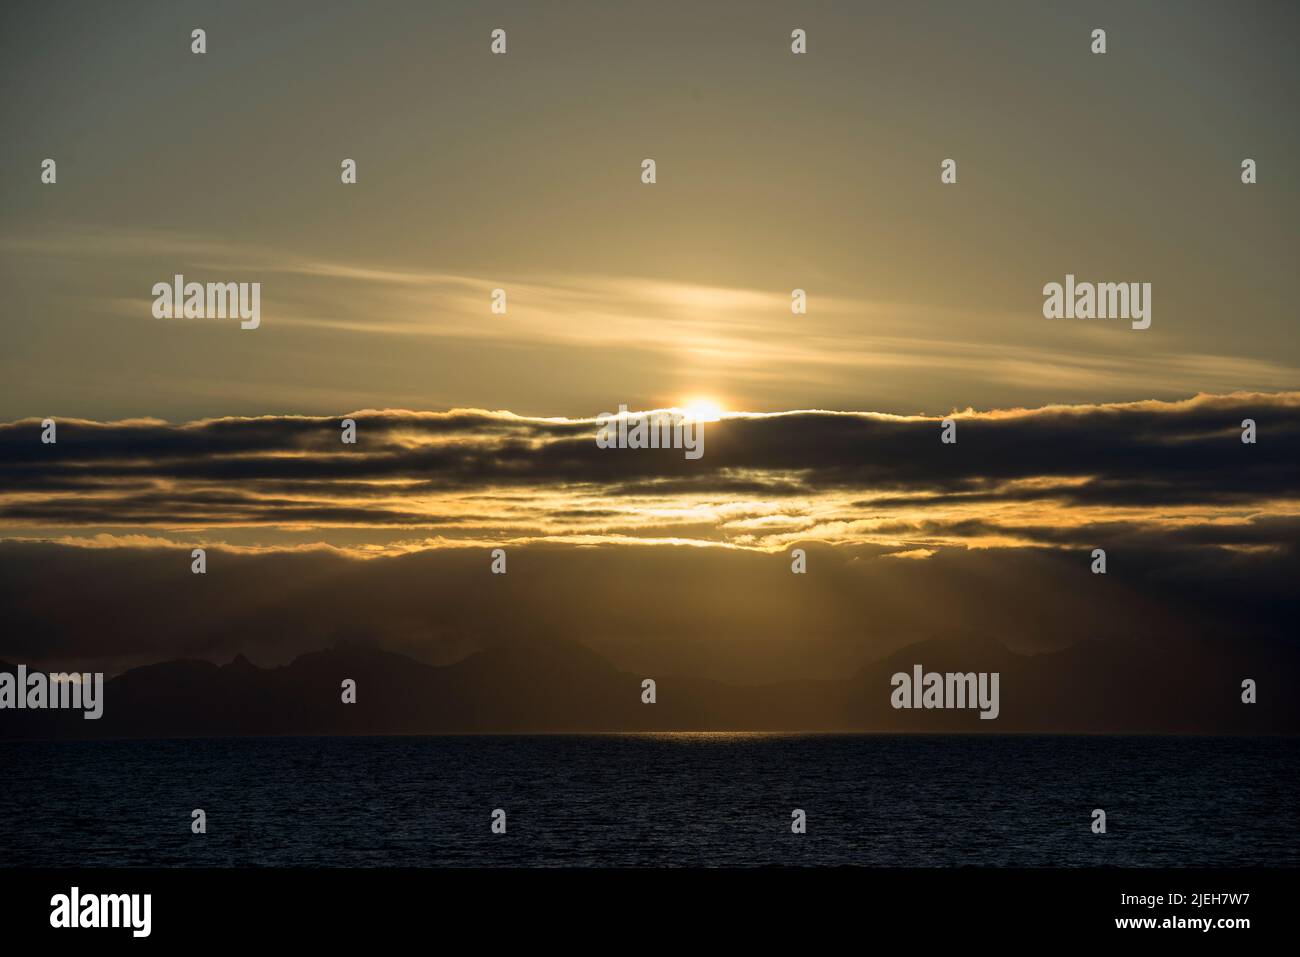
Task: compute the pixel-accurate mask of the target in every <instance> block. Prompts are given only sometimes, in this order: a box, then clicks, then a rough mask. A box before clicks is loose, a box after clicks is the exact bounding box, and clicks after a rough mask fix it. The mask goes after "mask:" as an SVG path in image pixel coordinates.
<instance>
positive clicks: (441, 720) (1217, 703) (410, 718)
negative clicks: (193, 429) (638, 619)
mask: <svg viewBox="0 0 1300 957" xmlns="http://www.w3.org/2000/svg"><path fill="white" fill-rule="evenodd" d="M1298 662H1300V656H1298V655H1297V654H1296V652H1295V651H1294V650H1292V649H1290V648H1281V647H1277V646H1264V645H1261V644H1251V643H1245V642H1239V643H1235V644H1227V643H1225V644H1223V645H1222V646H1220V647H1217V648H1211V647H1207V646H1204V645H1198V646H1197V647H1196V648H1195V649H1194V654H1190V653H1189V654H1187V655H1185V656H1184V657H1181V658H1178V659H1171V658H1170V657H1169V656H1168V655H1167V654H1157V653H1155V652H1154V651H1151V650H1149V649H1142V648H1138V647H1133V646H1126V645H1120V644H1118V643H1113V642H1102V641H1098V642H1093V643H1086V644H1080V645H1075V646H1073V647H1071V648H1068V649H1066V650H1063V651H1059V652H1054V653H1050V654H1042V655H1033V656H1027V655H1020V654H1016V653H1014V652H1011V651H1009V650H1008V649H1006V648H1005V647H1003V646H1002V645H1001V644H999V643H997V642H995V641H991V640H988V639H970V638H963V639H960V640H955V639H949V640H940V639H936V640H931V641H925V642H922V643H919V644H916V645H911V646H909V647H907V648H904V649H903V650H901V651H899V652H897V653H895V654H893V655H890V656H888V657H887V658H885V659H883V660H881V661H878V662H875V663H873V664H871V665H869V666H867V667H865V668H863V669H862V670H861V671H859V672H858V673H857V674H855V675H853V676H852V677H849V678H846V679H843V680H834V681H809V680H801V681H789V682H783V683H779V684H770V685H763V686H736V685H727V684H723V683H720V682H716V681H711V680H705V679H700V678H690V677H673V676H671V675H639V674H631V673H627V672H623V671H619V670H618V669H617V668H615V667H614V666H613V665H612V664H610V663H609V662H608V661H606V660H604V659H603V658H601V657H599V656H598V655H596V654H595V653H593V652H592V651H590V650H588V649H586V648H585V647H583V646H581V645H579V644H576V643H571V642H531V643H524V642H517V643H507V644H503V645H500V646H497V647H494V648H492V649H490V650H487V651H483V652H480V653H477V654H473V655H471V656H470V657H468V658H465V659H464V660H462V661H459V662H457V663H455V664H452V665H448V666H444V667H434V666H431V665H427V664H423V663H421V662H418V661H416V660H414V659H412V658H408V657H405V656H403V655H399V654H394V653H391V652H387V651H381V650H377V649H375V648H369V647H364V646H362V647H357V646H340V647H336V648H332V649H329V650H326V651H319V652H314V653H311V654H306V655H303V656H301V657H299V658H297V659H296V660H294V661H293V662H292V663H290V664H288V665H285V666H283V667H278V668H259V667H256V666H255V665H253V664H251V663H250V662H249V661H248V660H247V659H246V658H244V657H243V656H239V657H237V658H235V659H234V660H233V661H231V662H230V663H229V664H226V665H220V666H219V665H215V664H212V663H210V662H205V661H171V662H165V663H161V664H154V665H148V666H145V667H140V668H134V669H132V670H130V671H127V672H125V673H123V674H121V675H119V676H117V677H115V678H113V679H111V680H109V681H107V682H106V683H105V686H104V714H103V717H101V718H100V719H99V720H94V721H88V720H85V719H83V717H82V715H81V712H79V711H77V712H70V711H52V710H44V711H32V710H9V709H5V710H0V739H14V738H101V737H123V738H171V737H205V736H225V735H234V736H240V735H356V734H443V733H480V732H518V733H558V732H624V731H679V730H682V731H711V730H712V731H786V732H832V731H880V732H911V731H915V732H945V733H946V732H976V733H998V732H1018V733H1033V732H1042V733H1117V734H1125V733H1132V734H1139V733H1206V734H1277V733H1283V734H1295V733H1300V708H1298V707H1297V698H1296V692H1295V689H1296V688H1297V681H1296V679H1297V677H1298V676H1300V667H1298ZM916 664H920V665H922V666H923V667H924V668H925V670H926V671H939V672H948V671H959V672H970V671H975V672H994V671H996V672H998V673H999V674H1000V681H999V691H1000V695H999V697H1000V701H999V705H1000V715H999V717H998V718H997V720H980V718H979V712H978V710H977V709H969V710H895V709H894V708H893V707H891V704H890V696H891V691H892V690H893V689H892V687H891V681H890V679H891V676H892V675H893V674H894V673H896V672H906V673H908V674H910V673H911V671H912V668H913V665H916ZM0 671H10V672H15V671H16V668H15V666H14V665H10V664H5V663H0ZM646 677H650V678H654V679H655V680H656V683H657V688H656V691H657V701H656V703H654V704H643V703H642V701H641V693H642V689H641V682H642V679H643V678H646ZM349 678H350V679H352V680H353V681H355V682H356V686H357V701H356V703H355V704H344V703H342V700H341V694H342V690H341V689H342V683H343V681H344V680H345V679H349ZM1244 678H1253V679H1254V680H1255V681H1256V682H1257V684H1258V703H1257V704H1243V703H1242V701H1241V682H1242V679H1244Z"/></svg>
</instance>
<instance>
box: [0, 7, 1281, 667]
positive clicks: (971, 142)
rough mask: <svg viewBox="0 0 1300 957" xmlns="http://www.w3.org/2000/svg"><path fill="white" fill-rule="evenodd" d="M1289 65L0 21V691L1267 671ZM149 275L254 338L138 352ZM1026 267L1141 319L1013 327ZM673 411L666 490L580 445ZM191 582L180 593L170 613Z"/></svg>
mask: <svg viewBox="0 0 1300 957" xmlns="http://www.w3.org/2000/svg"><path fill="white" fill-rule="evenodd" d="M1296 26H1297V13H1296V10H1295V8H1294V6H1292V5H1288V4H1282V3H1278V4H1271V3H1256V4H1248V5H1227V4H1217V3H1177V4H1174V3H1148V4H1142V5H1135V4H1127V3H1126V4H1119V3H1117V4H1112V5H1108V4H1092V5H1090V6H1089V8H1088V9H1087V10H1086V11H1083V10H1077V11H1072V10H1070V9H1068V8H1065V7H1063V6H1061V5H1048V4H1041V3H1028V2H1026V3H1006V2H1004V3H992V4H980V5H974V4H957V3H881V4H850V3H809V4H800V5H794V4H789V3H751V2H746V3H726V2H724V3H711V4H708V5H700V4H685V3H671V2H670V3H655V4H647V3H627V4H608V3H564V4H545V5H542V4H522V3H518V4H515V3H493V4H482V3H468V2H466V3H439V4H436V5H435V4H427V3H416V2H409V3H408V2H390V3H385V4H383V5H381V6H380V7H377V8H376V7H372V6H367V5H357V4H344V3H330V2H323V3H310V4H307V3H277V4H274V5H268V4H263V3H239V2H231V3H222V4H203V3H186V2H177V3H139V2H125V3H120V4H114V5H111V6H108V5H96V4H88V3H39V4H37V3H23V2H14V3H6V4H5V5H4V6H3V9H0V52H2V53H3V55H2V56H0V75H2V76H3V82H4V87H5V90H6V96H5V97H4V98H3V100H2V101H0V129H3V131H4V135H3V136H2V137H0V281H2V282H3V284H4V288H5V292H6V295H5V297H4V305H3V312H2V316H3V319H2V320H0V321H2V323H3V330H4V340H3V341H4V348H3V349H2V350H0V453H2V456H0V567H3V568H4V569H5V574H4V575H3V576H0V583H7V584H0V607H4V608H6V609H8V610H9V612H10V615H11V620H13V621H15V622H17V623H20V624H21V627H17V628H15V629H12V630H10V631H9V636H8V637H7V638H6V639H5V641H6V642H8V644H7V645H5V644H4V643H0V657H5V656H7V657H9V658H10V659H15V658H17V657H19V656H21V657H22V658H23V660H28V661H33V662H42V661H43V662H48V663H60V664H65V663H68V662H72V661H83V660H84V661H98V662H100V663H102V664H103V665H104V666H105V667H108V668H109V669H110V670H114V669H120V668H123V667H127V666H131V665H135V664H142V663H147V662H149V661H155V660H161V659H164V658H168V657H186V656H195V657H206V658H210V659H214V660H215V659H223V660H224V659H228V658H229V657H230V656H231V655H233V654H235V653H241V652H242V653H248V654H249V655H250V656H251V657H252V658H253V659H254V660H255V661H258V662H265V663H282V662H285V661H287V660H290V659H291V658H292V657H293V655H295V654H299V653H302V652H304V651H308V650H312V649H314V648H318V647H321V646H322V645H323V644H328V643H329V642H331V641H335V640H338V639H340V638H357V637H361V638H365V639H366V640H373V641H376V642H378V643H380V644H383V645H384V646H385V647H389V648H394V649H398V650H401V651H403V652H404V653H408V654H412V655H414V656H416V657H419V658H421V659H423V660H428V661H432V662H446V661H451V660H455V659H456V658H458V657H461V656H463V655H464V654H467V653H469V652H470V651H472V650H474V649H475V648H477V647H482V646H484V645H485V644H489V643H491V642H492V641H494V640H496V639H498V638H500V637H501V636H502V635H506V634H515V633H524V634H530V635H532V634H536V635H547V634H562V635H564V636H566V637H570V638H576V639H578V640H581V641H583V642H585V643H587V644H589V645H590V646H591V647H593V648H595V649H596V650H598V651H599V652H600V653H602V654H604V655H606V656H608V657H609V658H610V659H611V660H613V661H614V662H615V663H616V664H618V665H620V666H627V667H656V668H664V669H678V670H682V671H684V672H689V673H693V674H700V675H707V676H710V677H713V678H717V679H718V680H732V681H737V682H759V681H766V680H776V679H778V678H780V677H782V676H786V675H791V674H794V675H804V676H816V677H826V676H836V675H845V674H849V673H852V672H853V670H854V669H856V668H858V667H860V666H862V665H863V664H864V663H865V662H868V661H872V660H877V659H879V658H880V657H881V656H883V655H884V654H887V653H889V652H892V651H893V650H895V649H897V648H899V647H903V646H905V645H906V644H907V643H908V642H910V641H915V640H923V639H925V638H928V637H933V636H935V635H951V634H957V635H961V634H968V633H979V634H981V635H992V636H994V637H995V638H996V639H997V640H998V641H1001V642H1003V643H1004V644H1007V645H1008V646H1010V647H1014V648H1017V649H1021V650H1025V651H1031V652H1036V651H1045V650H1051V649H1055V648H1060V647H1063V646H1067V645H1069V644H1071V643H1076V642H1079V641H1085V640H1095V639H1097V638H1099V637H1107V636H1110V637H1112V638H1114V637H1119V638H1123V639H1124V640H1134V641H1139V640H1140V641H1152V642H1156V643H1157V645H1158V646H1159V647H1161V648H1164V649H1166V650H1167V651H1168V653H1169V654H1171V655H1173V654H1176V653H1177V648H1178V642H1179V641H1180V639H1181V637H1182V636H1187V635H1190V634H1193V633H1195V634H1198V635H1206V634H1211V633H1214V634H1219V635H1222V634H1224V633H1227V632H1233V631H1239V632H1242V633H1243V636H1248V637H1250V638H1251V639H1252V640H1254V639H1258V640H1260V641H1266V642H1273V643H1275V644H1276V643H1279V642H1285V641H1286V640H1287V638H1286V635H1287V628H1286V622H1287V621H1288V620H1291V619H1292V618H1293V615H1294V611H1295V607H1294V599H1293V598H1292V597H1291V591H1292V586H1291V585H1289V584H1288V582H1294V580H1295V572H1296V571H1297V567H1296V565H1297V562H1296V530H1297V522H1298V521H1300V509H1298V508H1297V495H1296V469H1295V463H1296V461H1297V456H1296V452H1297V445H1298V444H1300V374H1298V371H1300V337H1297V336H1296V335H1295V334H1294V329H1295V321H1296V319H1295V296H1294V291H1293V283H1294V277H1295V264H1296V261H1297V256H1296V252H1297V244H1296V232H1295V223H1296V222H1297V220H1298V218H1300V217H1298V216H1297V214H1300V185H1298V180H1297V172H1296V166H1295V162H1294V158H1295V156H1296V155H1297V153H1298V150H1297V146H1300V144H1298V143H1297V126H1296V123H1295V119H1296V105H1297V104H1296V96H1297V90H1300V82H1298V81H1300V76H1297V73H1298V72H1300V65H1297V61H1296V58H1295V56H1294V36H1295V28H1296ZM195 27H201V28H203V29H204V30H206V33H207V52H206V53H205V54H202V55H196V54H194V53H192V52H191V51H190V42H191V41H190V32H191V30H192V29H194V28H195ZM498 27H500V28H503V29H505V30H506V31H507V37H508V41H507V42H508V47H507V49H508V52H507V53H506V55H504V56H494V55H492V54H491V52H490V50H489V43H490V40H489V34H490V32H491V31H492V30H493V29H494V28H498ZM1098 27H1100V28H1104V29H1105V30H1106V31H1107V44H1108V48H1107V52H1106V53H1105V54H1104V55H1096V54H1093V53H1092V52H1091V50H1090V44H1091V40H1090V34H1091V31H1092V30H1093V29H1094V28H1098ZM794 28H801V29H805V30H806V31H807V35H808V52H807V53H806V54H804V55H793V54H792V53H791V51H790V32H791V30H792V29H794ZM47 157H48V158H54V159H55V160H56V161H57V182H56V183H55V184H45V183H42V182H41V178H40V170H41V162H42V160H43V159H45V158H47ZM646 158H652V159H654V160H655V162H656V172H657V178H656V182H655V183H654V184H652V185H648V184H645V183H643V182H642V179H641V168H642V165H641V164H642V160H643V159H646ZM948 158H951V159H954V160H955V161H956V169H957V181H956V183H954V184H943V183H941V181H940V164H941V162H942V161H943V160H945V159H948ZM1244 158H1251V159H1253V160H1255V162H1256V163H1257V169H1258V181H1257V182H1256V183H1254V184H1250V185H1246V184H1243V183H1242V181H1241V162H1242V160H1243V159H1244ZM344 159H354V160H355V161H356V164H357V182H356V183H355V184H344V183H342V182H340V164H341V163H342V161H343V160H344ZM178 273H180V274H183V275H184V276H185V277H186V279H187V280H192V281H200V282H207V281H212V282H216V281H220V282H229V281H234V282H259V283H261V284H262V285H261V323H260V326H259V327H258V328H257V329H252V330H243V329H240V328H239V326H238V324H236V323H230V322H220V321H215V320H207V319H160V318H156V317H155V316H154V315H153V312H152V302H153V295H152V292H151V290H152V287H153V285H154V284H155V283H157V282H160V281H161V282H170V281H171V279H172V277H173V276H174V275H175V274H178ZM1067 275H1074V276H1076V277H1077V278H1078V279H1079V280H1080V281H1092V282H1137V283H1150V288H1151V299H1150V305H1151V325H1150V328H1148V329H1144V330H1136V329H1133V328H1131V327H1130V324H1129V323H1128V322H1127V321H1101V320H1094V321H1089V320H1066V319H1061V320H1049V319H1046V318H1044V315H1043V311H1042V309H1043V287H1044V285H1045V284H1047V283H1051V282H1063V281H1064V280H1065V277H1066V276H1067ZM498 288H499V289H504V290H505V291H506V294H507V297H508V308H507V311H506V313H505V314H496V313H493V312H492V310H491V308H490V305H491V297H492V291H493V290H494V289H498ZM794 289H803V290H805V291H806V293H807V312H806V314H794V313H792V311H791V292H792V290H794ZM702 403H708V404H711V405H713V406H716V407H717V408H718V410H720V413H721V414H720V415H719V416H717V417H716V421H709V422H707V423H706V429H705V436H706V439H705V440H706V452H705V454H704V456H703V457H702V458H701V459H700V460H698V461H689V460H686V459H685V458H684V457H683V456H682V455H681V453H680V451H676V450H673V451H670V450H661V451H645V450H642V451H637V450H602V449H599V448H597V447H596V444H595V442H594V441H593V439H594V435H595V430H596V423H595V419H596V416H598V415H599V414H600V413H602V412H610V411H615V410H617V409H618V407H619V406H620V405H626V406H627V407H628V408H629V409H632V410H641V409H657V408H668V407H676V406H690V405H699V404H702ZM344 417H352V418H354V420H355V421H356V422H357V425H358V436H359V438H358V443H357V444H356V445H355V446H344V445H342V444H341V443H340V441H339V423H340V421H341V419H342V418H344ZM948 417H951V418H952V419H953V420H954V421H956V423H957V429H958V442H957V443H956V444H955V445H944V444H941V442H940V439H939V437H940V432H941V428H942V421H943V420H944V419H945V418H948ZM46 418H53V419H55V420H56V421H57V422H58V424H59V433H58V434H59V439H58V442H57V444H55V445H46V444H42V443H41V442H40V439H39V437H40V434H41V431H42V427H41V421H42V420H44V419H46ZM711 418H713V417H711ZM1246 419H1251V420H1252V421H1255V422H1256V423H1257V424H1258V439H1257V441H1256V443H1254V444H1245V443H1243V442H1242V441H1241V435H1242V428H1243V425H1242V423H1243V421H1244V420H1246ZM198 545H201V546H204V547H207V548H210V549H212V550H213V554H214V556H216V557H215V558H214V560H213V562H212V572H211V573H210V574H212V575H213V576H214V577H215V578H217V579H218V580H220V581H222V582H223V584H222V590H220V591H218V590H215V589H213V590H210V591H211V593H209V594H206V595H203V594H200V593H197V592H194V591H193V588H194V586H195V583H194V582H193V581H191V580H190V577H191V576H190V575H189V572H188V565H189V549H190V547H191V546H198ZM495 547H504V548H506V549H507V551H508V553H509V554H510V556H511V562H512V564H511V567H510V571H509V574H508V576H507V581H508V582H509V584H508V585H507V584H506V583H505V582H495V583H494V582H493V581H492V580H491V579H490V578H489V575H488V571H487V569H488V560H487V558H486V556H487V554H488V552H489V550H490V549H492V548H495ZM798 547H801V548H804V549H805V550H806V551H808V552H809V554H810V556H811V562H810V571H809V573H808V575H807V576H805V577H804V578H799V577H797V576H794V575H791V574H789V566H790V553H791V550H792V549H794V548H798ZM1097 547H1103V548H1105V549H1107V552H1108V557H1109V559H1110V561H1111V568H1110V570H1109V572H1108V576H1107V578H1106V579H1105V580H1104V581H1105V585H1104V587H1105V589H1106V590H1099V589H1100V588H1101V585H1100V583H1099V582H1098V580H1096V578H1095V577H1094V576H1092V575H1091V574H1089V571H1088V570H1089V564H1090V562H1091V557H1090V555H1091V550H1092V549H1093V548H1097ZM177 573H179V574H180V576H181V578H182V581H181V583H180V584H177V583H176V582H175V581H174V580H173V578H172V576H173V575H174V574H177ZM207 583H208V584H211V583H212V580H211V578H210V579H208V582H207ZM73 587H75V588H76V589H77V592H76V593H77V594H78V595H79V596H80V597H79V600H78V601H76V602H67V601H66V600H65V596H66V594H67V591H68V589H70V588H73ZM484 588H496V589H497V592H498V594H495V595H493V594H491V593H485V592H484V591H483V589H484ZM380 596H382V600H381V597H380ZM182 597H184V601H181V598H182ZM345 598H350V599H352V600H351V601H347V600H344V599H345ZM178 602H179V604H178ZM106 620H107V621H114V622H117V623H118V625H117V627H116V628H114V629H112V634H111V636H110V635H105V634H103V633H101V631H100V630H97V629H94V628H92V627H91V624H92V623H93V622H103V621H106Z"/></svg>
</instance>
